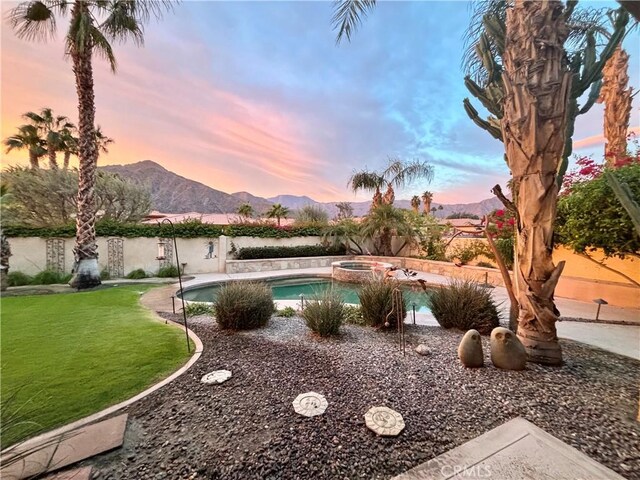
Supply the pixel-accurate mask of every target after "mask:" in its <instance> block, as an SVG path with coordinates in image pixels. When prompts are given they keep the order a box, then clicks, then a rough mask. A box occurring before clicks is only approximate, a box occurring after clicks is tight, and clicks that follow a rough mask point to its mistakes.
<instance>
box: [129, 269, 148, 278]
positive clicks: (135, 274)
mask: <svg viewBox="0 0 640 480" xmlns="http://www.w3.org/2000/svg"><path fill="white" fill-rule="evenodd" d="M125 278H128V279H129V280H141V279H143V278H147V272H145V271H144V270H143V269H142V268H136V269H135V270H132V271H130V272H129V273H128V274H127V276H126V277H125Z"/></svg>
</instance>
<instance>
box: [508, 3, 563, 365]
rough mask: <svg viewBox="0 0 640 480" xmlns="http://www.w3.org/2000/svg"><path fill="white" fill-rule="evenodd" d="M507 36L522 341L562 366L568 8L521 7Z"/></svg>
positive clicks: (512, 12) (533, 354) (538, 356)
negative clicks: (559, 326) (559, 233)
mask: <svg viewBox="0 0 640 480" xmlns="http://www.w3.org/2000/svg"><path fill="white" fill-rule="evenodd" d="M506 31H507V34H506V42H505V53H504V73H503V82H504V86H505V101H504V118H503V120H502V135H503V138H504V143H505V151H506V156H507V161H508V164H509V169H510V170H511V173H512V176H513V192H514V196H515V204H516V207H517V213H518V223H517V235H518V239H517V246H518V247H517V263H516V265H515V270H516V272H515V275H516V284H517V295H518V304H519V306H520V312H519V317H518V338H520V340H521V341H522V343H523V344H524V346H525V349H526V350H527V354H528V358H529V360H530V361H532V362H536V363H545V364H551V365H558V364H561V363H562V351H561V349H560V344H559V343H558V337H557V333H556V321H557V320H558V318H559V315H560V312H559V311H558V309H557V308H556V305H555V303H554V298H553V295H554V291H555V287H556V284H557V282H558V279H559V277H560V274H561V273H562V269H563V268H564V262H560V263H559V264H558V265H557V266H554V264H553V259H552V255H551V254H552V250H553V224H554V221H555V218H556V206H557V197H558V186H557V185H556V175H557V171H558V167H559V165H560V163H561V160H562V154H563V149H564V143H565V132H566V122H567V108H568V100H569V94H570V90H571V73H570V71H569V69H568V67H567V65H566V58H565V51H564V43H565V40H566V38H567V34H568V28H567V26H566V23H565V18H564V15H563V4H562V2H560V1H558V0H549V1H546V2H538V1H524V0H516V2H515V5H514V7H513V8H510V9H509V10H508V11H507V22H506Z"/></svg>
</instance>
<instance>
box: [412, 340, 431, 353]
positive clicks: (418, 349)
mask: <svg viewBox="0 0 640 480" xmlns="http://www.w3.org/2000/svg"><path fill="white" fill-rule="evenodd" d="M416 353H417V354H418V355H429V354H430V353H431V352H430V351H429V347H427V346H426V345H425V344H424V343H421V344H420V345H418V346H417V347H416Z"/></svg>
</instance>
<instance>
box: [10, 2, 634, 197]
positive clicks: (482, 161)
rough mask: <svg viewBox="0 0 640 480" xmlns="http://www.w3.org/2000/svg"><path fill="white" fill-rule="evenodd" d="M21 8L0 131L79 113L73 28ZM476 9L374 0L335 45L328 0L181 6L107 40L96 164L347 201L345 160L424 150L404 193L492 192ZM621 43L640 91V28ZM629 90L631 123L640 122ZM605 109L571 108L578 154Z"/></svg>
mask: <svg viewBox="0 0 640 480" xmlns="http://www.w3.org/2000/svg"><path fill="white" fill-rule="evenodd" d="M581 3H589V4H590V5H592V6H597V7H600V6H611V7H614V8H615V7H617V4H616V3H614V2H581ZM14 5H15V3H14V2H6V1H2V5H1V9H2V15H3V21H2V27H1V30H2V31H1V34H0V39H1V43H0V48H1V73H0V76H1V84H0V85H1V103H2V107H1V115H2V116H1V120H2V122H1V128H0V134H1V136H2V138H6V137H7V136H9V135H11V134H12V133H13V132H14V131H15V129H16V127H17V126H18V125H20V124H22V123H24V122H23V120H22V119H21V115H22V114H23V113H24V112H27V111H37V110H40V109H41V108H43V107H45V106H46V107H51V108H53V110H54V112H55V113H56V114H64V115H67V116H68V117H69V118H71V119H72V120H74V121H75V120H77V110H76V104H77V103H76V92H75V85H74V78H73V72H72V69H71V62H70V60H69V59H67V58H65V56H64V47H63V37H64V33H65V28H66V27H67V25H68V24H67V23H66V21H65V20H63V19H60V20H59V21H58V29H59V31H58V34H57V36H56V38H55V39H54V40H52V41H49V42H48V43H44V44H43V43H30V42H27V41H25V40H20V39H18V38H17V37H16V36H15V35H14V33H13V32H12V30H11V28H10V27H9V26H8V24H7V22H6V13H7V11H8V10H9V9H10V8H11V7H13V6H14ZM470 15H471V12H470V9H469V6H468V4H467V2H464V1H449V2H444V1H442V2H436V1H422V2H384V1H383V2H379V4H378V6H377V7H376V9H375V10H374V11H372V12H371V13H370V14H369V16H368V17H367V18H366V19H365V21H364V22H363V24H362V26H361V28H359V30H358V31H357V32H356V34H355V35H354V36H353V37H352V40H351V42H346V41H343V42H342V43H341V44H339V45H337V44H336V41H335V32H334V31H332V28H331V16H332V3H331V2H326V1H316V2H269V1H264V2H242V1H235V2H213V1H200V2H194V1H185V2H182V3H181V4H179V5H177V6H175V8H174V10H173V12H172V13H169V14H166V15H165V16H164V18H163V19H162V20H161V21H152V22H151V23H150V24H148V25H147V26H146V29H145V44H144V46H143V47H142V48H138V47H136V46H135V45H134V44H123V45H121V44H117V45H115V46H114V49H115V54H116V57H117V60H118V71H117V73H116V74H115V75H114V74H113V73H111V71H110V69H109V66H108V64H107V63H106V62H105V61H103V60H101V59H99V58H98V59H96V60H95V62H94V77H95V92H96V123H97V124H99V125H100V126H101V127H102V130H103V132H104V133H105V134H106V135H108V136H109V137H112V138H113V139H114V140H115V143H114V144H113V145H112V146H111V147H110V149H109V153H108V154H102V155H101V157H100V159H99V165H107V164H129V163H135V162H138V161H141V160H153V161H155V162H157V163H159V164H161V165H162V166H164V167H165V168H167V169H169V170H172V171H174V172H176V173H177V174H179V175H182V176H185V177H187V178H191V179H194V180H197V181H200V182H202V183H204V184H206V185H209V186H211V187H213V188H216V189H218V190H222V191H225V192H228V193H232V192H236V191H248V192H250V193H252V194H254V195H258V196H263V197H270V196H276V195H280V194H291V195H307V196H309V197H311V198H313V199H315V200H318V201H356V200H366V199H368V198H369V197H370V194H368V193H360V194H358V195H354V194H353V193H352V192H350V191H349V189H348V188H347V182H348V179H349V177H350V175H351V174H352V173H353V171H354V170H359V169H363V168H365V167H366V168H369V169H381V168H383V167H384V165H385V164H386V162H387V159H388V158H390V157H393V158H401V159H406V160H412V159H421V160H427V161H428V162H429V163H431V164H432V165H433V167H434V174H435V175H434V179H433V181H431V183H427V182H426V181H417V182H415V183H414V184H413V185H411V186H410V187H408V188H406V189H405V190H401V191H399V192H397V195H396V196H397V197H398V198H410V197H411V196H412V195H415V194H418V195H419V194H420V193H422V192H423V191H425V190H430V191H432V192H434V201H435V202H437V203H466V202H475V201H479V200H482V199H485V198H489V197H491V193H490V189H491V187H492V186H493V185H495V184H496V183H502V184H504V183H505V182H506V180H507V179H508V175H509V172H508V169H507V167H506V165H505V163H504V160H503V145H502V144H501V143H500V142H499V141H497V140H494V139H493V138H492V137H490V136H489V135H488V134H487V133H486V132H484V131H483V130H481V129H480V128H478V127H477V126H475V125H474V124H473V123H472V122H471V121H470V120H469V118H468V117H467V115H466V114H465V112H464V110H463V108H462V100H463V98H465V97H466V96H468V92H467V91H466V89H465V87H464V85H463V77H464V73H463V71H462V68H461V58H462V52H463V44H464V41H463V36H464V31H465V29H466V28H467V26H468V24H469V21H470ZM625 48H626V49H627V51H628V52H629V53H630V55H631V65H630V75H631V85H632V86H633V87H634V89H635V90H637V89H638V87H639V86H640V85H639V83H640V63H639V61H638V58H639V57H640V35H639V34H638V33H637V32H636V33H634V34H632V35H630V36H629V37H628V38H627V39H626V40H625ZM638 98H639V96H636V97H635V100H634V107H633V111H632V114H631V115H632V118H631V126H632V128H633V129H634V130H636V131H638V132H640V110H639V105H640V103H639V102H640V101H639V100H638ZM476 103H477V102H476ZM602 111H603V109H602V106H601V105H596V106H594V107H593V108H592V109H591V110H590V111H589V112H588V113H587V114H585V115H582V116H580V117H579V118H578V121H577V124H576V132H575V135H574V142H575V143H574V147H575V151H576V153H577V154H580V155H583V154H592V155H594V158H599V157H601V155H602V151H603V149H604V147H603V145H604V143H603V142H604V140H603V137H602ZM27 163H28V162H27V155H26V153H25V152H11V153H10V154H5V153H4V152H3V159H2V165H3V166H6V165H14V164H22V165H26V164H27ZM72 163H73V161H72Z"/></svg>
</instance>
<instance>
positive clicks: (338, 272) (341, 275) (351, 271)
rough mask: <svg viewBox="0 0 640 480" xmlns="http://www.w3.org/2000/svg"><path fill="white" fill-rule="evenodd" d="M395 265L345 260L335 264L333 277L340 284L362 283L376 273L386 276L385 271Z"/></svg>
mask: <svg viewBox="0 0 640 480" xmlns="http://www.w3.org/2000/svg"><path fill="white" fill-rule="evenodd" d="M392 266H393V265H391V264H390V263H384V262H370V261H366V260H344V261H341V262H333V263H332V264H331V267H332V268H333V272H332V277H333V279H334V280H337V281H339V282H351V283H361V282H365V281H367V280H369V279H371V278H372V277H373V275H374V274H376V272H377V273H378V275H384V272H385V270H387V269H388V268H391V267H392Z"/></svg>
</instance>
